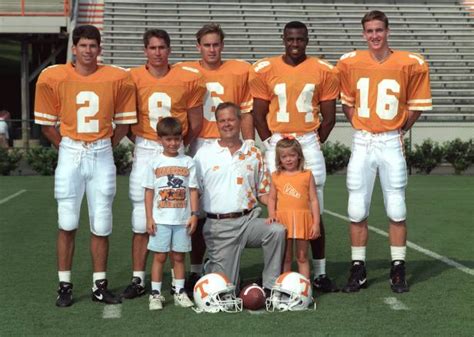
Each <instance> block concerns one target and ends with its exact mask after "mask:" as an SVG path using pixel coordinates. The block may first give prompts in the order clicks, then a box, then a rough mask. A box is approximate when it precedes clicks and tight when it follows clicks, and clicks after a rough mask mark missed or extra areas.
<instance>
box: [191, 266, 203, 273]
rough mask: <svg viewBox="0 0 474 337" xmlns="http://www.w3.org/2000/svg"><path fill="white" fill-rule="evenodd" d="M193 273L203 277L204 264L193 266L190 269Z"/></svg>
mask: <svg viewBox="0 0 474 337" xmlns="http://www.w3.org/2000/svg"><path fill="white" fill-rule="evenodd" d="M190 271H191V273H196V274H198V275H202V264H192V265H191V268H190Z"/></svg>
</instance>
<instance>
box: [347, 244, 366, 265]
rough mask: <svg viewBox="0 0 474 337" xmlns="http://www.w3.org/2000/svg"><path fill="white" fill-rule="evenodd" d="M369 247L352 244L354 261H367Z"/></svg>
mask: <svg viewBox="0 0 474 337" xmlns="http://www.w3.org/2000/svg"><path fill="white" fill-rule="evenodd" d="M366 251H367V247H366V246H357V247H354V246H351V257H352V261H363V262H365V256H366Z"/></svg>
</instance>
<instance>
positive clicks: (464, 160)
mask: <svg viewBox="0 0 474 337" xmlns="http://www.w3.org/2000/svg"><path fill="white" fill-rule="evenodd" d="M322 151H323V154H324V158H325V161H326V171H327V173H328V174H332V173H335V172H337V171H340V170H342V169H344V168H346V167H347V164H348V163H349V159H350V156H351V150H350V148H349V147H347V146H345V145H344V144H341V143H339V142H335V143H332V142H326V143H325V144H323V145H322ZM24 155H25V157H26V160H27V163H28V165H29V166H30V167H31V168H32V169H33V170H34V171H35V172H37V173H38V174H41V175H52V174H54V170H55V169H56V165H57V162H58V152H57V151H56V150H55V149H53V148H49V147H39V148H33V149H30V150H28V151H26V153H23V152H22V151H21V150H18V149H3V148H0V174H1V175H9V174H10V173H11V172H12V171H14V170H15V169H16V168H17V167H18V165H19V162H20V160H21V159H22V158H23V156H24ZM405 156H406V160H407V165H408V167H411V168H414V169H416V172H417V173H423V174H429V173H430V172H431V171H432V170H433V169H434V168H436V167H437V166H438V165H439V164H440V163H442V162H447V163H450V164H451V165H452V166H453V167H454V171H455V174H462V172H464V171H465V170H467V169H468V168H469V166H470V165H472V164H473V163H474V141H473V139H470V140H468V141H462V140H461V139H459V138H456V139H454V140H452V141H448V142H445V143H443V144H442V145H441V144H439V143H438V142H434V141H433V140H431V139H426V140H425V141H423V143H421V144H416V145H414V146H413V147H411V146H410V143H409V141H408V140H405ZM114 161H115V166H116V167H117V174H128V173H129V172H130V170H131V168H132V161H133V145H119V146H117V147H115V148H114Z"/></svg>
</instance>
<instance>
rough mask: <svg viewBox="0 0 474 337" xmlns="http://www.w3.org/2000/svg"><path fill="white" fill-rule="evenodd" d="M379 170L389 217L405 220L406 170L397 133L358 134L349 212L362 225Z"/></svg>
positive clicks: (351, 166)
mask: <svg viewBox="0 0 474 337" xmlns="http://www.w3.org/2000/svg"><path fill="white" fill-rule="evenodd" d="M377 171H378V172H379V177H380V184H381V186H382V191H383V198H384V204H385V211H386V213H387V216H388V217H389V219H390V220H392V221H394V222H399V221H404V220H405V218H406V205H405V188H406V186H407V167H406V161H405V156H404V153H403V143H402V138H401V134H400V132H399V131H398V130H397V131H389V132H384V133H379V134H372V133H369V132H366V131H356V132H355V134H354V137H353V142H352V154H351V159H350V161H349V166H348V167H347V181H346V182H347V189H348V191H349V202H348V206H347V212H348V215H349V218H350V220H351V221H352V222H361V221H363V220H365V219H366V218H367V217H368V216H369V209H370V202H371V198H372V191H373V188H374V182H375V176H376V175H377Z"/></svg>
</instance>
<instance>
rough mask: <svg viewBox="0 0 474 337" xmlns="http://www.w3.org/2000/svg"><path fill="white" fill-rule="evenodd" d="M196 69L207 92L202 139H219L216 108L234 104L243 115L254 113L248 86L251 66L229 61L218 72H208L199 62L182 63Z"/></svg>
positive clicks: (238, 61) (245, 63) (239, 61)
mask: <svg viewBox="0 0 474 337" xmlns="http://www.w3.org/2000/svg"><path fill="white" fill-rule="evenodd" d="M180 65H187V66H190V67H193V68H196V69H199V71H200V72H201V73H202V74H203V76H204V81H205V82H206V88H207V92H206V95H205V98H204V106H203V112H204V123H203V127H202V130H201V133H200V134H199V137H201V138H219V130H218V129H217V124H216V117H215V115H214V112H215V111H216V107H217V106H218V105H219V104H220V103H222V102H233V103H235V104H237V105H238V106H240V110H241V112H242V113H250V112H251V111H252V96H251V95H250V90H249V86H248V74H249V69H250V64H249V63H247V62H245V61H241V60H227V61H224V63H223V64H222V65H221V66H220V67H219V69H216V70H208V69H205V68H203V67H202V66H201V63H200V62H199V61H194V62H185V63H180Z"/></svg>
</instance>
